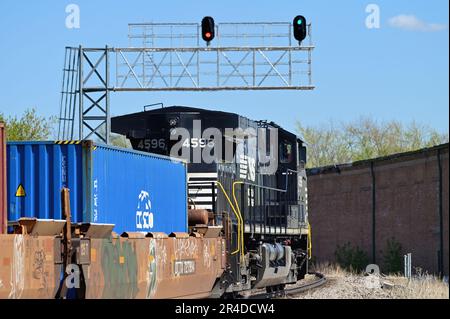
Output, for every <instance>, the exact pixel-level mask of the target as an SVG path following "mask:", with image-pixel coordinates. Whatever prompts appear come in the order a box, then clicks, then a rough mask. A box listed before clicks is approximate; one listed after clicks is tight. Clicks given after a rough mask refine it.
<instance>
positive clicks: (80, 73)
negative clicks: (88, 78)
mask: <svg viewBox="0 0 450 319" xmlns="http://www.w3.org/2000/svg"><path fill="white" fill-rule="evenodd" d="M78 54H79V55H80V60H79V65H78V81H79V85H80V91H79V101H78V111H79V116H80V127H79V129H78V138H79V139H80V140H82V139H83V138H84V136H83V126H84V110H83V95H84V92H83V87H84V83H83V48H82V46H81V45H80V47H79V48H78Z"/></svg>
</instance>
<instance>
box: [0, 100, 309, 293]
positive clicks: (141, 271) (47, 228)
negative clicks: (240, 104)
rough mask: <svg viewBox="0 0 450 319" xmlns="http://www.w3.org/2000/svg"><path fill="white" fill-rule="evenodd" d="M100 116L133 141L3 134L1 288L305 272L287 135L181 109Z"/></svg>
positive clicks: (253, 279) (193, 285) (223, 287)
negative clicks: (117, 144) (25, 138)
mask: <svg viewBox="0 0 450 319" xmlns="http://www.w3.org/2000/svg"><path fill="white" fill-rule="evenodd" d="M198 124H200V125H201V126H203V127H204V128H211V130H209V131H206V133H205V132H204V131H203V130H202V129H201V126H200V128H199V127H198V126H197V125H198ZM112 126H113V130H114V131H115V132H118V133H122V134H125V135H127V137H128V138H130V140H131V142H132V144H133V146H134V148H136V149H137V150H126V149H119V148H114V147H109V146H104V145H100V144H95V143H92V142H89V141H82V142H77V141H57V142H21V143H19V142H17V143H9V144H8V147H7V153H8V158H7V178H8V181H7V185H8V186H7V190H8V208H7V215H8V224H9V225H10V227H9V228H8V231H9V232H10V234H4V235H0V260H1V261H2V265H4V266H3V267H1V268H0V283H1V285H0V298H7V297H8V298H55V297H56V298H71V297H75V298H193V297H197V298H203V297H235V296H236V295H237V294H240V293H241V292H243V291H246V290H250V289H254V288H266V290H268V291H270V292H274V291H278V290H282V289H284V286H285V285H286V284H291V283H295V282H297V281H298V280H300V279H302V278H303V277H304V275H305V274H306V272H307V267H308V258H309V255H310V240H309V234H310V232H309V227H308V222H307V220H308V219H307V197H306V191H307V188H306V175H305V170H304V166H305V162H306V152H305V146H304V144H303V142H302V141H301V140H300V139H298V138H297V137H296V136H295V135H294V134H292V133H290V132H288V131H286V130H284V129H282V128H281V127H279V126H278V125H276V124H275V123H272V122H266V121H252V120H249V119H247V118H244V117H241V116H239V115H237V114H233V113H225V112H216V111H209V110H202V109H194V108H186V107H172V108H165V109H161V110H153V111H148V112H142V113H137V114H131V115H126V116H123V117H118V118H114V119H113V122H112ZM199 132H200V135H199ZM177 146H179V147H178V149H177ZM143 151H144V152H143ZM230 152H231V153H230ZM148 153H153V154H148ZM205 153H209V155H210V156H209V157H208V156H206V155H205ZM168 156H170V157H168ZM186 170H187V174H186ZM69 189H70V192H69ZM60 194H62V195H63V196H62V197H61V198H60ZM188 203H189V209H187V207H188ZM113 230H114V231H113ZM11 232H12V234H11Z"/></svg>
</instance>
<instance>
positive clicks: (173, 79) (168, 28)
mask: <svg viewBox="0 0 450 319" xmlns="http://www.w3.org/2000/svg"><path fill="white" fill-rule="evenodd" d="M215 28H216V32H215V33H216V38H215V39H214V40H213V41H211V42H210V43H209V45H205V46H201V43H204V42H203V40H202V39H201V34H200V29H201V28H200V25H199V24H197V23H179V24H171V23H140V24H130V25H129V34H128V38H129V42H130V45H129V47H126V48H113V47H104V48H84V47H82V46H80V47H67V48H66V57H65V64H64V75H63V86H62V94H61V101H60V121H59V133H58V134H59V139H65V140H68V139H99V140H100V141H102V142H104V143H109V136H110V93H111V92H120V91H218V90H312V89H314V86H313V84H312V69H311V67H312V64H311V63H312V50H313V49H314V46H313V45H312V40H311V25H308V37H307V39H306V40H307V41H303V43H301V44H299V43H297V42H296V41H295V40H294V39H293V36H292V25H291V24H290V23H273V22H272V23H221V24H217V25H216V26H215ZM293 42H295V43H293ZM306 42H307V44H305V43H306ZM111 80H112V81H111Z"/></svg>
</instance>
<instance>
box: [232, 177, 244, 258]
mask: <svg viewBox="0 0 450 319" xmlns="http://www.w3.org/2000/svg"><path fill="white" fill-rule="evenodd" d="M237 184H244V182H234V183H233V200H234V203H235V204H236V208H237V211H238V213H239V218H240V220H241V223H239V222H238V227H239V230H240V232H241V237H242V240H241V256H242V257H244V219H243V218H242V214H241V209H240V208H239V204H238V202H237V199H236V193H235V186H236V185H237ZM239 224H241V225H239Z"/></svg>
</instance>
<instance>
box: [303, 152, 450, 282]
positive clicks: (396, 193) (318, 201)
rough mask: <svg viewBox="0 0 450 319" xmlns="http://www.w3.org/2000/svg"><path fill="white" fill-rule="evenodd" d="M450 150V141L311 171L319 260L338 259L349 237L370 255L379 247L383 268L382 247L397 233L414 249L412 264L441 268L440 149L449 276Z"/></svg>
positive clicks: (378, 260) (315, 248) (405, 249)
mask: <svg viewBox="0 0 450 319" xmlns="http://www.w3.org/2000/svg"><path fill="white" fill-rule="evenodd" d="M448 150H449V146H448V144H444V145H440V146H437V147H434V148H430V149H424V150H420V151H417V152H409V153H403V154H396V155H393V156H389V157H384V158H378V159H374V160H369V161H362V162H356V163H353V164H349V165H338V166H337V167H326V168H318V169H312V170H309V171H308V205H309V221H310V223H311V227H312V238H313V242H312V244H313V255H314V256H315V258H316V260H317V261H331V262H333V261H334V259H335V257H334V253H335V251H336V247H337V245H343V244H345V243H346V242H350V243H351V244H352V245H353V246H356V245H357V246H359V247H360V248H362V249H363V250H364V251H366V252H367V255H368V256H369V258H370V259H372V254H373V251H374V248H375V258H376V260H375V262H376V263H377V264H379V265H380V266H381V267H382V265H383V260H382V259H383V258H382V256H383V252H382V250H386V242H387V239H389V238H391V237H394V238H395V239H396V240H397V241H399V242H400V243H401V245H402V247H403V253H407V252H411V253H412V263H413V267H421V268H422V269H423V270H427V271H429V272H433V273H437V272H438V251H439V249H440V231H439V230H440V228H439V226H440V222H439V179H440V175H439V167H438V160H437V154H438V152H439V153H440V154H441V155H440V158H441V166H442V213H443V228H444V231H443V242H444V273H445V274H446V275H448V273H449V254H448V253H449V251H448V250H449V248H448V246H449V233H448V226H449V207H448V196H449V194H448V182H449V175H448V174H449V172H448V163H449V157H448ZM372 166H373V172H374V174H373V176H374V181H373V179H372V173H371V172H372ZM373 182H374V185H375V187H374V188H372V185H373V184H372V183H373ZM373 189H374V191H375V192H374V195H375V201H374V203H375V215H373V206H372V205H373V200H372V197H373V192H372V190H373ZM374 216H375V241H373V238H374V237H373V225H374V224H373V217H374ZM374 243H375V247H374V246H373V244H374Z"/></svg>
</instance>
